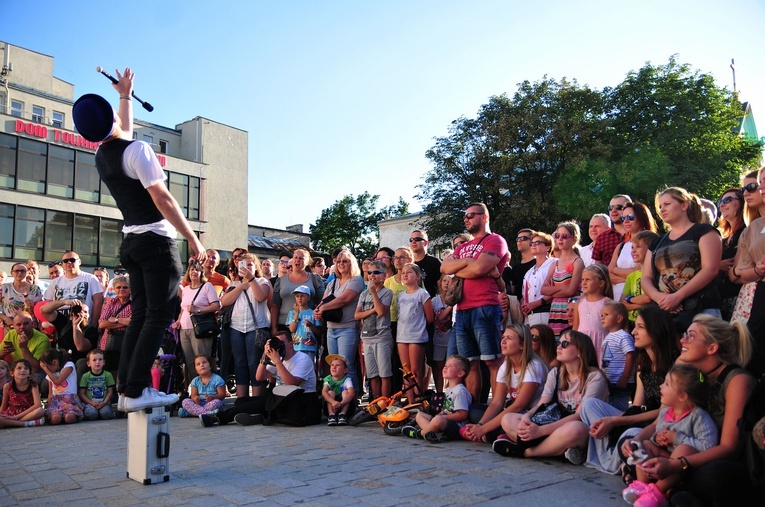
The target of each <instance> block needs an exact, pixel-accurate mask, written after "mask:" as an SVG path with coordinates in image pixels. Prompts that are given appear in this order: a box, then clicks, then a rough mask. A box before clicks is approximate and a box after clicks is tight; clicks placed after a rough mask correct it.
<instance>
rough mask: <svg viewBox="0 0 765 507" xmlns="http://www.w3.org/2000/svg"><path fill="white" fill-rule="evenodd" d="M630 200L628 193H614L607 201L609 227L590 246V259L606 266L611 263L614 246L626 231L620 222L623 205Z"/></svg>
mask: <svg viewBox="0 0 765 507" xmlns="http://www.w3.org/2000/svg"><path fill="white" fill-rule="evenodd" d="M630 202H632V199H631V198H630V196H628V195H623V194H619V195H615V196H613V197H612V198H611V201H610V202H609V203H608V216H609V217H611V223H612V227H611V229H608V230H606V231H605V232H601V233H600V234H599V235H598V237H597V239H596V240H595V243H594V244H593V247H592V260H593V262H597V263H598V264H605V265H606V266H608V265H609V264H610V263H611V257H613V255H614V251H615V250H616V247H617V246H619V243H621V242H622V237H623V236H624V233H625V232H626V231H625V230H624V225H623V224H622V211H623V210H624V207H625V206H626V205H627V204H628V203H630Z"/></svg>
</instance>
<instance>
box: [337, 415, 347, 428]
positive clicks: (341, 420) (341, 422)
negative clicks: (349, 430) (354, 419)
mask: <svg viewBox="0 0 765 507" xmlns="http://www.w3.org/2000/svg"><path fill="white" fill-rule="evenodd" d="M337 425H338V426H348V417H346V415H345V414H338V416H337Z"/></svg>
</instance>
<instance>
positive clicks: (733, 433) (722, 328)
mask: <svg viewBox="0 0 765 507" xmlns="http://www.w3.org/2000/svg"><path fill="white" fill-rule="evenodd" d="M680 344H681V351H680V357H679V358H678V361H680V362H683V363H686V364H688V365H690V366H693V367H695V368H697V369H699V370H700V371H701V372H702V374H703V376H704V381H705V382H708V383H709V389H710V392H709V394H708V396H707V400H708V406H707V411H708V412H709V414H710V415H711V416H712V419H713V420H714V421H715V424H716V425H717V428H718V431H719V432H720V443H719V444H718V445H716V446H715V447H712V448H710V449H707V450H705V451H702V452H699V453H697V454H693V455H689V456H687V457H686V458H684V459H683V460H672V459H669V458H651V459H648V460H646V461H644V462H643V463H641V464H640V465H639V466H640V467H641V468H642V469H643V471H645V472H647V473H648V474H649V476H650V475H652V476H653V477H654V478H656V479H664V478H666V477H669V476H672V475H676V474H682V475H683V485H682V486H680V487H677V488H676V490H675V491H673V494H672V497H671V501H672V504H673V505H755V504H757V502H755V503H751V500H752V499H753V498H756V497H755V496H753V495H754V491H752V489H753V488H751V485H749V484H748V480H747V479H748V477H749V474H748V471H747V467H746V462H745V461H744V459H743V457H742V456H741V452H740V451H741V447H742V442H743V439H742V438H741V432H740V429H739V425H738V423H739V420H740V419H741V418H742V416H743V414H744V407H745V405H746V403H747V400H748V399H749V398H750V396H751V395H752V393H753V391H754V387H755V379H754V378H753V377H752V375H751V374H750V373H749V372H747V371H746V370H745V369H744V366H745V365H746V364H747V363H748V362H749V359H750V357H751V353H752V342H751V337H750V335H749V332H748V331H747V329H746V326H744V324H743V323H741V322H734V323H733V324H729V323H727V322H725V321H724V320H722V319H719V318H717V317H713V316H711V315H703V314H702V315H697V316H696V317H694V319H693V322H692V323H691V325H690V326H689V327H688V331H687V332H686V333H685V335H683V338H682V339H681V340H680ZM652 431H653V425H650V426H648V427H646V428H645V429H643V430H642V431H641V432H640V433H639V434H638V435H637V436H636V437H635V438H634V439H635V440H638V441H640V440H643V439H645V438H650V436H651V434H652V433H651V432H652ZM622 452H623V453H624V454H625V455H626V456H629V455H630V454H631V452H632V451H631V449H630V447H629V443H628V442H625V444H624V445H622ZM683 490H684V491H683ZM689 496H690V497H693V499H694V500H695V501H696V502H697V503H694V502H693V500H691V499H690V498H688V497H689ZM760 500H762V498H761V499H760ZM698 502H700V503H698ZM759 503H762V502H761V501H760V502H759Z"/></svg>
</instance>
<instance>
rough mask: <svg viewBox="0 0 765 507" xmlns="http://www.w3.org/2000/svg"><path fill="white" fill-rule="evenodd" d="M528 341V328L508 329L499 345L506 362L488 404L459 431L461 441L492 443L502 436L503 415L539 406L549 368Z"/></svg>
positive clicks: (498, 373) (519, 325)
mask: <svg viewBox="0 0 765 507" xmlns="http://www.w3.org/2000/svg"><path fill="white" fill-rule="evenodd" d="M531 340H532V335H531V331H530V330H529V327H528V326H526V325H523V324H508V325H507V327H506V328H505V332H504V334H503V335H502V342H501V343H500V348H501V351H502V355H503V356H505V359H504V362H503V363H502V365H501V366H500V367H499V371H498V372H497V378H496V382H495V383H494V389H492V400H491V403H490V404H489V405H488V406H487V407H483V413H482V414H481V415H480V418H478V420H477V421H476V424H468V425H467V426H465V427H463V428H461V429H460V435H462V437H463V438H465V439H466V440H472V441H474V442H481V441H483V442H492V441H493V440H494V439H495V438H497V436H498V435H499V434H500V433H501V430H502V428H501V427H500V422H501V421H502V418H503V417H504V416H505V414H512V413H523V412H525V411H526V410H527V409H528V408H529V407H534V406H536V405H537V404H538V403H539V400H540V398H541V397H542V389H543V386H544V382H545V378H546V377H547V372H548V367H547V364H545V362H544V361H543V360H542V359H541V358H540V357H539V356H537V355H536V354H535V353H534V350H533V346H532V341H531ZM471 412H473V410H471ZM479 412H480V411H479ZM471 415H472V414H471ZM473 420H475V419H473Z"/></svg>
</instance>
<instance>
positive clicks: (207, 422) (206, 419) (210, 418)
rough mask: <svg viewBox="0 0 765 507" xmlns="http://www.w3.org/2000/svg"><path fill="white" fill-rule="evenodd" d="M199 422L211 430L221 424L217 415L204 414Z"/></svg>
mask: <svg viewBox="0 0 765 507" xmlns="http://www.w3.org/2000/svg"><path fill="white" fill-rule="evenodd" d="M199 420H200V421H201V422H202V426H204V427H205V428H209V427H210V426H212V425H214V424H220V420H219V419H218V416H216V415H209V414H202V415H200V416H199Z"/></svg>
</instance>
